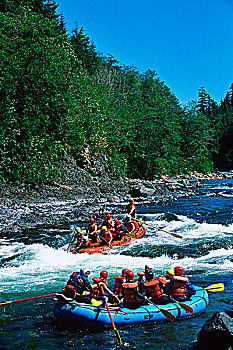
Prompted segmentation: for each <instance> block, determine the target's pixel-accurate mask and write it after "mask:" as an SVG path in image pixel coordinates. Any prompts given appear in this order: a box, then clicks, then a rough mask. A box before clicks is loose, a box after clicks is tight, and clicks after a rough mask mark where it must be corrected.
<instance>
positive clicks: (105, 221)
mask: <svg viewBox="0 0 233 350" xmlns="http://www.w3.org/2000/svg"><path fill="white" fill-rule="evenodd" d="M103 226H106V227H107V228H110V229H112V228H113V224H112V221H110V220H106V219H104V221H103V222H102V224H101V227H103Z"/></svg>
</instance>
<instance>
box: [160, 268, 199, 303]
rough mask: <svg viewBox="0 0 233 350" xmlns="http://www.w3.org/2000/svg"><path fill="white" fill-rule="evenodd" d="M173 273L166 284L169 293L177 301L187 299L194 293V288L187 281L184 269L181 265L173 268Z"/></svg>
mask: <svg viewBox="0 0 233 350" xmlns="http://www.w3.org/2000/svg"><path fill="white" fill-rule="evenodd" d="M174 272H175V275H174V276H173V277H172V278H171V280H170V282H168V283H167V284H166V288H167V290H168V293H169V295H170V296H171V297H172V298H174V299H175V300H177V301H182V300H187V299H189V298H190V297H191V296H192V295H194V294H196V290H195V288H194V287H193V285H192V284H191V283H190V282H189V279H188V277H184V276H183V274H184V269H183V267H181V266H176V267H175V268H174Z"/></svg>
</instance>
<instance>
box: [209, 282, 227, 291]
mask: <svg viewBox="0 0 233 350" xmlns="http://www.w3.org/2000/svg"><path fill="white" fill-rule="evenodd" d="M204 289H205V290H207V291H208V292H222V291H224V284H223V283H216V284H211V285H210V286H208V287H206V288H204Z"/></svg>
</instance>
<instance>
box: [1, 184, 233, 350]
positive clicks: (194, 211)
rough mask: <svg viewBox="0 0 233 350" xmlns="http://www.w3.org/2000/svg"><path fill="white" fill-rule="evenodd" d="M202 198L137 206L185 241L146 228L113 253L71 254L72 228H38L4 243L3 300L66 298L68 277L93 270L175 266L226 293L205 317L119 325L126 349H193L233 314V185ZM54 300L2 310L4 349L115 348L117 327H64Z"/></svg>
mask: <svg viewBox="0 0 233 350" xmlns="http://www.w3.org/2000/svg"><path fill="white" fill-rule="evenodd" d="M200 190H201V191H202V194H201V195H198V196H193V197H184V198H180V199H179V200H178V201H177V202H174V203H173V204H172V205H169V206H166V205H164V206H154V207H153V206H143V204H140V203H139V204H138V217H141V218H142V219H143V221H146V222H147V223H148V224H151V225H154V226H157V227H160V228H163V229H164V230H166V231H169V232H175V233H178V234H180V235H182V236H183V237H184V238H183V239H178V238H175V237H173V236H172V235H169V234H167V233H165V232H163V231H158V230H156V229H155V228H152V227H150V226H147V232H146V235H145V236H144V237H143V238H141V239H139V240H136V241H134V242H132V243H130V244H128V245H126V246H123V247H119V248H116V249H114V250H112V251H111V252H109V253H108V254H104V255H100V254H96V255H93V256H89V255H87V254H83V255H82V254H80V255H73V254H71V253H70V254H68V253H67V252H66V251H65V248H66V247H67V243H68V242H69V241H70V240H71V237H72V234H73V233H72V232H71V230H70V228H69V227H54V228H46V227H45V228H43V229H40V230H37V231H36V230H35V231H34V232H32V233H31V235H30V237H28V235H27V237H24V236H22V237H21V238H19V237H17V240H16V239H14V238H11V239H4V240H3V239H2V240H0V299H1V300H18V299H22V298H29V297H34V296H39V295H44V294H50V293H55V292H60V291H61V290H62V288H63V287H64V285H65V283H66V281H67V279H68V277H69V275H70V274H71V273H72V272H73V271H77V270H79V268H80V267H82V266H87V267H88V268H90V270H91V275H90V279H91V277H93V276H95V275H97V274H98V273H99V271H100V270H101V269H106V270H108V271H109V282H110V285H111V284H112V285H113V283H114V279H113V276H114V275H115V274H119V273H121V270H122V268H130V269H132V270H133V271H134V272H135V273H136V272H137V271H139V270H142V269H143V268H144V266H145V264H147V263H150V264H153V266H154V273H155V275H160V274H161V273H163V274H164V273H166V271H167V269H169V268H174V267H175V266H176V265H180V266H183V267H184V269H185V274H186V275H187V276H188V277H189V278H190V280H191V281H192V282H193V283H194V284H196V285H199V286H202V287H207V286H209V285H211V284H214V283H220V282H223V283H224V284H225V291H224V292H220V293H209V296H210V304H209V306H208V308H207V309H206V311H205V312H204V313H202V314H201V315H198V316H196V317H193V318H188V319H183V320H179V321H177V322H175V323H169V321H168V322H163V323H159V324H144V325H136V326H131V327H129V326H128V327H119V328H118V331H119V334H120V336H121V339H122V343H123V345H122V349H123V348H125V349H141V348H143V349H148V350H149V349H150V350H157V349H167V350H172V349H181V350H184V349H192V348H193V342H194V341H195V340H196V336H197V333H198V332H199V330H200V327H201V326H202V325H203V324H204V323H205V321H206V320H207V319H208V318H210V317H211V316H212V315H213V313H214V312H216V311H220V310H232V309H233V300H232V292H233V218H232V207H233V206H232V204H233V179H226V180H211V181H205V182H202V187H200ZM53 304H54V300H53V297H49V298H42V299H35V300H31V301H27V302H19V303H14V304H11V305H9V306H6V307H4V308H0V349H14V350H18V349H40V350H44V349H51V350H53V349H75V348H83V349H97V348H99V349H115V348H116V337H115V333H114V331H113V330H112V329H107V330H104V331H103V332H84V331H80V330H77V329H69V328H67V327H65V325H64V326H63V327H61V325H58V324H57V322H56V320H55V319H54V316H53V314H52V307H53Z"/></svg>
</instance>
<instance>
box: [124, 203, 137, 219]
mask: <svg viewBox="0 0 233 350" xmlns="http://www.w3.org/2000/svg"><path fill="white" fill-rule="evenodd" d="M125 210H126V213H127V214H129V215H130V216H131V217H133V218H136V210H137V209H136V205H135V204H134V200H133V199H132V198H131V199H130V200H129V204H128V205H127V206H126V208H125Z"/></svg>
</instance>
